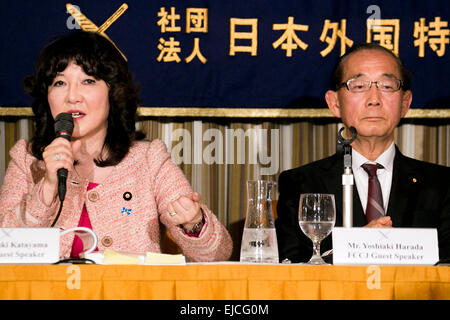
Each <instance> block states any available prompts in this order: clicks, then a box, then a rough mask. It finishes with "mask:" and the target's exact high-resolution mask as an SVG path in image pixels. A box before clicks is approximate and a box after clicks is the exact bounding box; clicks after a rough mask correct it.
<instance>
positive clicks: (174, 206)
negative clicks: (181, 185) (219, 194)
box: [167, 192, 203, 230]
mask: <svg viewBox="0 0 450 320" xmlns="http://www.w3.org/2000/svg"><path fill="white" fill-rule="evenodd" d="M201 201H202V199H201V196H200V194H199V193H198V192H194V193H191V194H189V195H186V196H181V197H180V198H178V199H177V200H175V201H172V202H171V203H169V205H168V206H167V214H168V219H169V220H170V221H172V222H173V224H175V225H182V226H183V228H184V229H185V230H191V229H192V228H193V227H194V225H195V224H197V223H199V222H200V221H202V218H203V213H202V209H201V208H200V204H201Z"/></svg>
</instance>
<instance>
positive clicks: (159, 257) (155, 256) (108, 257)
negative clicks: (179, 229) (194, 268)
mask: <svg viewBox="0 0 450 320" xmlns="http://www.w3.org/2000/svg"><path fill="white" fill-rule="evenodd" d="M85 258H87V259H91V260H93V261H94V262H95V263H96V264H140V265H143V264H146V265H185V264H186V259H185V257H184V256H183V255H182V254H163V253H154V252H147V255H146V256H143V255H137V254H125V253H119V252H115V251H113V250H110V249H106V250H105V251H104V252H103V253H100V252H94V253H90V254H86V255H85Z"/></svg>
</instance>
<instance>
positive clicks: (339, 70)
mask: <svg viewBox="0 0 450 320" xmlns="http://www.w3.org/2000/svg"><path fill="white" fill-rule="evenodd" d="M362 50H379V51H383V52H386V53H387V54H389V55H390V56H391V57H393V58H394V59H395V62H396V63H397V67H398V70H399V72H400V77H401V79H400V80H402V82H403V85H402V90H403V91H406V90H410V89H411V73H410V72H409V70H408V69H406V68H405V66H404V65H403V63H402V61H401V60H400V58H399V57H397V56H396V55H395V54H394V53H393V52H392V51H391V50H389V49H386V48H385V47H383V46H381V45H379V44H378V43H360V44H357V45H354V46H353V47H351V48H350V50H349V51H347V52H346V53H345V54H344V55H343V56H342V57H340V58H339V60H338V62H337V63H336V66H335V67H334V69H333V73H332V74H331V79H330V89H331V90H333V91H336V90H337V89H338V88H339V87H340V86H341V83H342V81H344V79H342V75H343V73H344V70H343V69H344V62H345V60H346V59H347V57H348V56H350V55H351V54H352V53H355V52H358V51H362Z"/></svg>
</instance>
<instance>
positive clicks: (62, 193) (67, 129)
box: [55, 112, 73, 202]
mask: <svg viewBox="0 0 450 320" xmlns="http://www.w3.org/2000/svg"><path fill="white" fill-rule="evenodd" d="M72 132H73V118H72V114H71V113H64V112H63V113H60V114H58V115H57V116H56V117H55V135H56V138H59V137H62V138H65V139H67V140H68V141H70V138H71V137H72ZM57 175H58V197H59V200H60V201H61V202H62V201H64V198H65V197H66V181H67V175H68V172H67V169H66V168H60V169H58V171H57Z"/></svg>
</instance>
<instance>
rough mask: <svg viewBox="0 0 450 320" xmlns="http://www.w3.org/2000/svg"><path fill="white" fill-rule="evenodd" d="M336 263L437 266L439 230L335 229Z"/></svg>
mask: <svg viewBox="0 0 450 320" xmlns="http://www.w3.org/2000/svg"><path fill="white" fill-rule="evenodd" d="M332 240H333V264H336V265H338V264H341V265H342V264H345V265H351V264H359V265H367V264H378V265H434V264H435V263H436V262H438V261H439V248H438V240H437V230H436V229H425V228H337V227H336V228H334V229H333V233H332Z"/></svg>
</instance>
